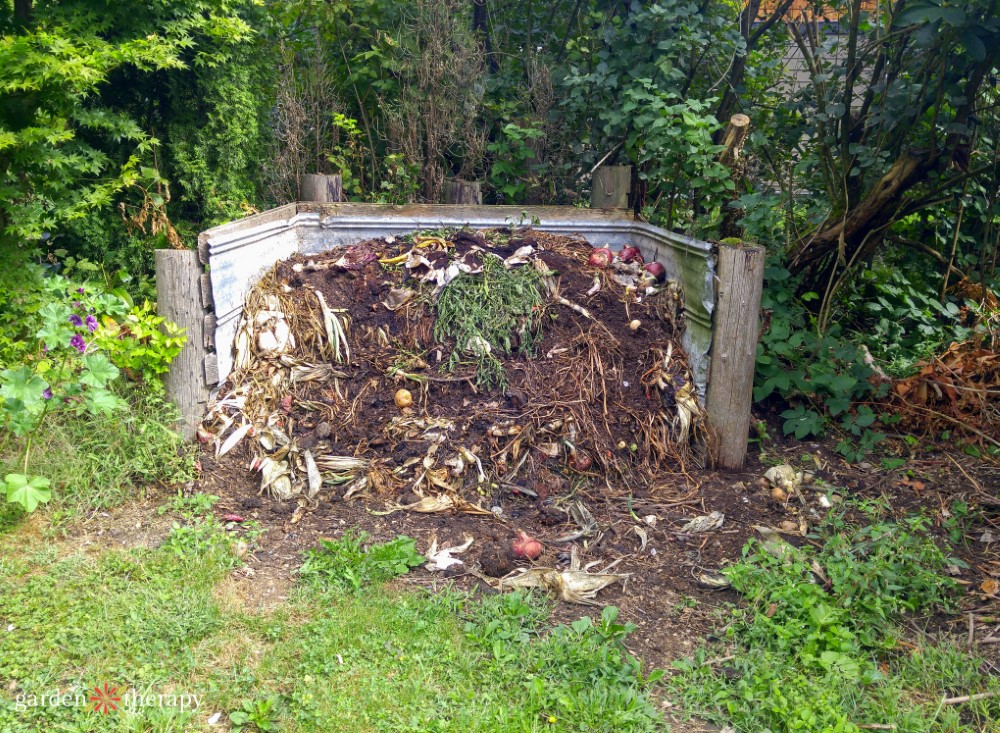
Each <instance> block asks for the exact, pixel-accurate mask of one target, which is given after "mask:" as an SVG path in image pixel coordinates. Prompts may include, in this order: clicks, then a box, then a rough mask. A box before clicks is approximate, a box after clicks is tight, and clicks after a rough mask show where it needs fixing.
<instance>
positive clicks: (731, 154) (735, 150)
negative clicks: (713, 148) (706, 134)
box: [719, 115, 750, 238]
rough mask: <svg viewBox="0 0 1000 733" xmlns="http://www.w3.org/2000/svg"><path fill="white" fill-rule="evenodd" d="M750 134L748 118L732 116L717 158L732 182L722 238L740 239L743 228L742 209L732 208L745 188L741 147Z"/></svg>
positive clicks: (725, 210) (723, 218) (721, 232)
mask: <svg viewBox="0 0 1000 733" xmlns="http://www.w3.org/2000/svg"><path fill="white" fill-rule="evenodd" d="M749 134H750V118H749V117H747V116H746V115H733V116H732V118H731V119H730V120H729V125H728V126H727V127H726V135H725V137H724V138H723V139H722V144H723V145H725V146H726V148H725V150H723V151H722V154H721V155H720V156H719V162H720V163H722V164H723V165H724V166H726V167H727V168H728V169H729V176H730V179H731V180H732V182H733V191H732V194H731V195H730V197H729V204H728V205H727V206H725V207H724V209H723V214H722V224H721V225H720V226H719V233H720V236H721V237H722V238H726V237H740V236H742V234H743V228H742V227H741V226H740V219H742V218H743V209H741V208H738V207H736V206H734V204H735V203H736V202H737V201H738V200H739V198H740V196H741V195H742V193H743V191H744V189H745V187H744V185H743V174H744V172H745V170H746V158H744V157H743V145H744V144H745V143H746V140H747V135H749Z"/></svg>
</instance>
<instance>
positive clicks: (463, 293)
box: [434, 255, 543, 391]
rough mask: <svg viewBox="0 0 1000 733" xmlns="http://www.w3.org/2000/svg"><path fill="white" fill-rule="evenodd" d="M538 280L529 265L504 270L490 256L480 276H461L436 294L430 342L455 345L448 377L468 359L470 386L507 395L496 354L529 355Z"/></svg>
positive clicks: (537, 326) (537, 327)
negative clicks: (472, 370) (472, 366)
mask: <svg viewBox="0 0 1000 733" xmlns="http://www.w3.org/2000/svg"><path fill="white" fill-rule="evenodd" d="M541 283H542V274H541V273H540V272H539V271H538V270H537V269H536V268H535V267H534V266H533V265H531V264H528V265H525V266H524V267H516V268H514V269H511V270H508V269H506V268H505V267H504V264H503V261H502V260H501V259H500V258H499V257H496V256H495V255H483V271H482V272H481V273H479V274H476V275H467V274H462V275H459V276H458V277H456V278H455V279H454V280H452V281H451V282H450V283H448V285H447V286H446V287H445V288H444V290H442V291H441V296H440V297H439V298H438V302H437V320H436V321H435V323H434V338H435V339H437V340H438V341H443V340H444V339H446V338H453V339H455V348H454V349H453V350H452V352H451V356H450V357H449V358H448V361H447V363H446V366H447V369H448V370H449V371H451V370H454V369H455V367H456V366H458V364H460V363H461V362H463V361H465V360H467V359H468V358H469V357H470V356H471V357H472V358H473V360H474V362H475V363H476V384H477V385H478V386H480V387H482V388H483V389H490V388H492V387H499V388H500V389H501V390H503V391H506V390H507V373H506V371H505V370H504V367H503V362H501V361H500V359H499V358H498V357H497V354H503V355H506V356H510V355H511V354H515V353H520V354H527V355H531V354H533V353H534V348H535V344H536V342H538V340H539V339H541V335H542V331H541V314H542V303H543V301H542V294H541Z"/></svg>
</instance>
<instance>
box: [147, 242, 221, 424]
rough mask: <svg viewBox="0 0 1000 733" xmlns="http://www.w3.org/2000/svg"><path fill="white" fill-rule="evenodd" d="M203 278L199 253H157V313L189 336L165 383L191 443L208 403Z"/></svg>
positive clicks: (166, 250)
mask: <svg viewBox="0 0 1000 733" xmlns="http://www.w3.org/2000/svg"><path fill="white" fill-rule="evenodd" d="M201 275H202V266H201V264H200V263H199V262H198V253H197V252H196V251H195V250H188V249H185V250H174V249H158V250H156V311H157V313H158V314H159V315H161V316H163V317H164V318H166V319H167V320H168V321H173V322H174V323H176V324H177V325H178V326H180V327H182V328H183V329H184V333H185V335H186V336H187V343H185V344H184V348H183V349H181V353H180V354H178V356H177V358H176V359H174V360H173V361H172V362H171V363H170V369H169V371H168V372H167V374H166V377H165V379H164V380H163V381H164V385H165V386H166V389H167V396H168V397H169V398H170V400H171V401H172V402H173V403H174V404H175V405H177V407H178V408H179V409H180V411H181V415H182V416H183V418H184V425H183V427H182V429H181V430H180V432H181V434H182V435H183V436H184V438H185V439H187V440H190V439H191V438H193V437H194V434H195V429H196V428H197V426H198V423H199V422H200V421H201V418H202V415H203V414H204V411H205V407H206V405H207V403H208V385H207V383H206V381H205V363H206V361H205V356H206V355H207V353H208V349H206V348H205V334H204V333H203V329H204V327H205V325H206V318H205V315H206V314H205V308H204V307H203V305H202V304H203V297H202V293H201V290H202V284H201Z"/></svg>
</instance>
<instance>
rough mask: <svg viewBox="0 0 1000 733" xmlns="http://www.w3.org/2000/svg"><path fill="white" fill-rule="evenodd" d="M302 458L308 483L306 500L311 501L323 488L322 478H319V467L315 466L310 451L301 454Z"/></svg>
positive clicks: (314, 460)
mask: <svg viewBox="0 0 1000 733" xmlns="http://www.w3.org/2000/svg"><path fill="white" fill-rule="evenodd" d="M302 458H303V459H304V460H305V462H306V479H307V480H308V482H309V489H308V491H307V492H306V498H309V499H312V498H313V497H315V496H316V494H318V493H319V490H320V489H321V488H323V477H322V476H320V473H319V467H318V466H317V465H316V459H315V458H313V454H312V451H308V450H307V451H305V453H303V454H302Z"/></svg>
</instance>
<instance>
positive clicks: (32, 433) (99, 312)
mask: <svg viewBox="0 0 1000 733" xmlns="http://www.w3.org/2000/svg"><path fill="white" fill-rule="evenodd" d="M19 274H20V275H21V283H20V286H19V287H18V288H17V289H15V290H12V291H9V292H8V293H6V294H5V295H4V296H2V297H4V298H5V299H6V303H5V305H6V306H7V307H6V308H5V309H4V312H3V316H2V318H0V333H3V334H4V338H3V341H2V342H0V368H2V371H0V437H3V438H4V439H5V442H6V441H9V440H11V439H17V440H19V442H18V443H17V444H16V445H17V448H18V449H19V450H20V452H21V454H22V459H21V460H20V463H21V464H22V471H21V472H17V473H13V472H12V473H10V474H8V475H7V476H6V477H5V487H6V494H7V499H8V501H16V502H18V503H19V504H21V505H22V506H23V507H24V508H25V509H27V510H28V511H32V510H34V509H35V508H36V507H37V505H38V503H39V502H45V501H48V500H49V498H50V494H49V492H48V480H47V479H46V478H45V477H41V476H31V475H29V474H28V471H27V468H28V466H29V464H30V458H31V449H32V442H33V441H36V442H38V441H39V440H41V441H42V442H46V441H47V440H48V437H47V436H44V435H41V436H40V435H39V433H40V431H41V430H42V428H43V426H44V425H45V424H46V423H47V422H51V421H52V420H53V419H58V420H60V421H62V423H63V425H67V426H68V425H78V424H80V423H81V421H82V422H83V423H86V421H87V420H93V421H95V422H96V423H100V422H102V421H105V420H107V419H108V418H110V417H111V416H112V414H114V413H119V412H121V411H123V410H125V409H126V408H128V407H129V405H128V403H127V401H126V400H125V399H124V398H123V396H122V395H123V394H124V392H123V389H125V387H124V386H123V385H122V383H121V380H120V379H119V377H120V369H119V367H121V368H123V369H124V370H125V371H126V374H127V375H128V376H130V377H131V378H132V379H133V380H140V379H141V380H143V388H144V389H145V390H147V391H149V392H151V393H155V394H159V393H161V392H162V386H161V385H160V383H159V381H158V376H159V374H160V373H161V372H163V371H164V370H165V369H166V365H167V364H168V363H169V362H170V361H171V360H172V359H173V358H174V357H175V356H176V355H177V354H178V353H179V352H180V349H181V347H182V345H183V342H184V339H183V337H182V336H181V335H180V332H179V331H178V329H177V328H176V327H174V326H173V325H172V324H166V323H165V322H164V319H162V318H160V317H158V316H156V315H155V314H154V312H153V309H152V307H151V306H150V305H149V304H148V303H145V304H143V305H142V306H139V307H130V301H129V299H128V296H127V294H123V293H120V292H117V291H115V292H106V291H104V290H103V289H101V288H99V287H97V286H95V285H93V284H90V283H87V284H81V283H79V282H72V281H70V280H68V279H66V278H65V277H63V276H61V275H52V274H48V275H46V274H45V273H44V272H43V271H42V270H41V269H40V268H38V267H36V266H31V265H24V266H23V267H22V268H20V273H19ZM154 414H155V413H154ZM77 418H78V419H77ZM74 419H77V420H75V421H74ZM123 424H127V421H126V423H123ZM73 429H75V428H73ZM112 432H116V431H112ZM168 442H170V441H168ZM143 452H145V451H141V452H140V453H143Z"/></svg>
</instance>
